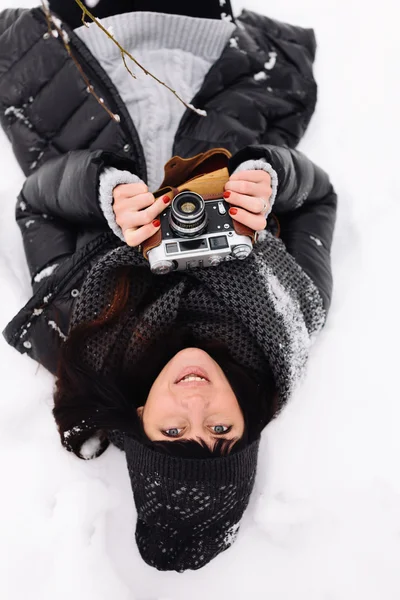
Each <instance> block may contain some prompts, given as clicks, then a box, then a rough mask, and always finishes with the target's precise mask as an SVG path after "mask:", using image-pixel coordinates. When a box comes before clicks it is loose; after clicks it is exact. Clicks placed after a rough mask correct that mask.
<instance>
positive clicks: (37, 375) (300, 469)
mask: <svg viewBox="0 0 400 600" xmlns="http://www.w3.org/2000/svg"><path fill="white" fill-rule="evenodd" d="M35 4H37V2H34V1H30V0H21V1H20V2H18V1H17V0H0V6H1V8H5V7H6V6H7V7H10V5H11V6H15V7H16V6H21V5H25V6H33V5H35ZM87 4H88V5H89V2H87ZM90 4H94V3H93V2H91V3H90ZM221 4H222V2H221ZM233 7H234V12H235V14H238V12H239V11H240V9H241V8H242V7H243V3H242V2H239V1H235V0H234V1H233ZM246 7H247V8H249V9H253V10H256V11H259V12H261V13H264V14H268V16H271V17H275V18H277V19H280V20H282V21H287V22H291V23H297V24H299V25H303V26H309V27H314V28H315V30H316V34H317V36H318V42H319V49H318V57H317V62H316V67H315V72H316V77H317V80H318V83H319V103H318V108H317V111H316V114H315V116H314V118H313V120H312V123H311V125H310V128H309V131H308V132H307V135H306V137H305V139H304V140H303V142H302V144H301V146H300V148H301V149H302V150H303V151H304V152H306V153H307V154H308V155H309V156H310V157H311V158H312V159H313V160H315V161H316V162H317V163H318V164H320V165H321V166H323V167H324V168H325V169H326V170H327V171H328V172H329V173H330V174H331V177H332V180H333V182H334V184H335V186H336V189H337V192H338V194H339V201H340V209H339V214H338V222H337V229H336V235H335V244H334V248H333V269H334V276H335V294H334V299H333V304H332V309H331V312H330V316H329V320H328V323H327V325H326V327H325V329H324V331H323V332H322V334H321V335H320V336H319V338H318V340H317V342H316V344H315V345H314V347H313V349H312V356H311V359H310V361H309V366H308V371H307V375H306V377H305V379H304V382H303V383H302V385H301V387H300V388H299V389H298V390H297V391H296V393H295V394H294V396H293V399H292V401H291V402H290V404H289V405H288V406H287V407H286V409H285V410H284V411H283V412H282V414H281V415H280V416H279V418H277V419H276V420H275V421H274V422H273V423H272V424H270V425H269V426H268V428H267V429H266V431H265V433H264V435H263V439H262V444H261V450H260V460H259V469H258V476H257V481H256V486H255V490H254V493H253V496H252V499H251V503H250V506H249V509H248V511H247V512H246V515H245V517H244V519H243V521H242V526H241V528H240V531H239V534H238V538H237V541H236V542H235V543H234V544H233V546H232V547H231V548H230V549H229V550H227V551H226V552H224V553H222V554H221V555H219V556H218V557H217V558H216V559H215V560H213V561H212V562H211V563H210V564H209V565H207V566H206V567H204V568H203V569H201V570H199V571H196V572H186V573H184V574H178V573H160V572H158V571H156V570H154V569H152V568H151V567H148V566H147V565H146V564H145V563H144V562H143V561H142V560H141V558H140V556H139V553H138V550H137V548H136V545H135V542H134V524H135V519H136V515H135V509H134V504H133V500H132V495H131V489H130V483H129V477H128V473H127V469H126V466H125V462H124V455H123V454H122V453H121V452H120V451H119V450H117V449H115V448H111V449H109V450H108V451H107V452H106V453H105V454H104V455H103V456H102V457H101V458H99V459H96V460H93V461H82V460H79V459H77V458H75V457H74V456H73V455H71V454H68V453H67V452H66V451H65V450H63V449H62V447H61V445H60V442H59V438H58V434H57V431H56V428H55V426H54V423H53V419H52V416H51V407H52V387H53V379H52V377H51V376H50V375H49V374H48V373H47V372H46V371H45V370H44V369H43V368H42V367H38V365H37V364H36V363H34V362H33V361H31V360H30V359H29V358H27V357H26V356H20V355H19V354H18V353H17V352H16V351H15V350H13V349H12V348H10V347H8V346H7V344H6V343H5V342H4V341H0V381H1V390H2V394H1V402H0V411H1V412H0V472H1V488H2V492H1V494H0V515H1V535H0V597H1V598H2V599H4V600H24V599H25V598H29V599H30V600H64V599H65V600H70V599H71V598H76V599H77V600H83V599H84V600H109V599H110V598H115V599H116V600H161V599H164V600H165V599H166V598H168V599H169V600H183V599H187V598H191V600H204V599H205V598H207V599H208V600H216V599H217V598H218V599H219V598H221V597H224V598H230V599H238V600H239V599H243V598H252V599H253V598H255V599H264V598H269V599H271V600H293V599H296V600H303V599H304V600H354V598H362V599H363V600H378V599H379V600H381V599H382V600H392V599H393V600H398V599H399V597H400V569H399V564H400V468H399V463H400V435H399V427H400V393H399V389H398V387H399V379H398V378H399V368H398V359H399V350H398V342H399V333H400V331H399V305H398V297H399V296H398V288H399V255H400V254H399V242H398V239H399V236H398V232H397V229H398V223H400V202H399V201H400V184H399V167H398V163H399V151H398V143H399V134H400V131H399V130H400V125H399V123H400V121H399V116H398V107H399V106H400V94H399V83H398V81H399V78H398V74H399V67H398V59H399V56H400V37H399V35H398V22H399V20H398V16H399V13H398V10H399V9H398V5H397V3H396V2H395V0H392V1H390V0H382V1H381V2H375V3H373V2H371V3H367V4H366V3H365V2H362V1H361V0H324V1H323V2H321V0H302V2H298V1H297V0H286V1H285V2H282V1H281V0H270V1H269V2H262V1H261V0H251V1H250V0H249V1H248V2H247V3H246ZM0 142H1V148H2V151H1V161H0V169H1V171H0V175H1V176H0V199H1V206H2V211H1V213H0V281H1V290H2V293H1V296H0V315H1V323H0V326H5V325H6V323H7V322H8V320H9V319H10V318H11V317H12V316H13V315H14V314H15V313H16V312H17V311H18V310H19V308H20V307H21V306H22V305H23V303H25V301H27V300H28V298H29V295H30V284H29V277H28V270H27V267H26V265H25V260H24V253H23V248H22V243H21V238H20V235H19V231H18V228H17V226H16V224H15V223H14V207H15V201H16V197H17V194H18V192H19V190H20V188H21V185H22V183H23V179H24V178H23V175H22V173H21V171H20V169H19V167H18V165H17V163H16V160H15V159H14V157H13V154H12V152H11V148H10V145H9V142H8V140H7V139H6V137H5V135H4V134H3V132H1V133H0Z"/></svg>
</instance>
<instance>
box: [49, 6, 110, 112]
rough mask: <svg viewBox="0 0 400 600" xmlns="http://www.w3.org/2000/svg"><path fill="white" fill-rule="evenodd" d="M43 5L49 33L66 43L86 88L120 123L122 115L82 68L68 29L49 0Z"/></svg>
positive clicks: (65, 45)
mask: <svg viewBox="0 0 400 600" xmlns="http://www.w3.org/2000/svg"><path fill="white" fill-rule="evenodd" d="M42 6H43V12H44V14H45V16H46V21H47V27H48V32H49V35H51V36H53V37H56V38H60V40H61V41H62V43H63V44H64V47H65V49H66V51H67V52H68V54H69V56H70V58H71V59H72V61H73V62H74V64H75V66H76V68H77V69H78V71H79V74H80V75H81V77H82V79H83V80H84V82H85V83H86V89H87V91H88V93H89V94H92V96H93V97H94V98H95V99H96V101H97V102H98V103H99V104H100V106H101V107H102V108H103V109H104V110H105V111H106V113H107V114H108V115H109V116H110V117H111V118H112V120H113V121H116V122H117V123H119V122H120V120H121V119H120V116H119V115H116V114H115V113H113V112H112V110H110V109H109V108H108V107H107V106H106V104H105V102H104V99H103V98H100V96H99V95H98V94H97V93H96V91H95V89H94V87H93V85H92V84H91V83H90V80H89V79H88V77H87V76H86V74H85V72H84V70H83V69H82V67H81V65H80V64H79V62H78V60H77V59H76V58H75V56H74V54H73V52H72V50H71V46H70V43H69V37H68V34H67V32H66V31H64V30H63V29H62V27H61V22H60V21H59V20H58V19H57V18H55V17H53V15H52V14H51V11H50V8H49V5H48V2H47V0H42ZM86 25H87V24H86ZM87 27H88V25H87Z"/></svg>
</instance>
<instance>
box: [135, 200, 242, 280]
mask: <svg viewBox="0 0 400 600" xmlns="http://www.w3.org/2000/svg"><path fill="white" fill-rule="evenodd" d="M176 191H178V190H176ZM229 207H230V205H229V204H228V203H227V202H225V200H224V199H223V197H222V194H221V193H217V194H209V193H208V194H206V195H201V194H199V193H197V192H194V191H191V190H183V191H180V192H179V193H177V194H176V195H175V196H174V198H173V200H172V202H171V204H170V206H168V208H166V209H165V211H164V212H163V213H162V214H161V215H160V217H159V218H160V221H161V228H160V230H159V231H158V232H157V233H158V235H157V234H155V236H153V237H152V238H150V240H148V241H147V242H148V243H147V245H146V246H147V247H145V248H144V251H145V256H147V258H148V260H149V263H150V269H151V271H152V272H153V273H155V274H157V275H163V274H166V273H170V272H171V271H175V270H178V271H187V270H190V269H194V268H196V267H214V266H217V265H219V264H220V263H221V262H223V261H228V260H234V259H239V260H243V259H245V258H247V256H249V254H250V253H251V251H252V248H253V241H254V231H252V230H250V229H249V228H248V227H245V226H243V225H241V224H239V223H237V222H236V221H233V219H232V218H231V217H230V215H229V213H228V210H229Z"/></svg>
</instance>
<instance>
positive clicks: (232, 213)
mask: <svg viewBox="0 0 400 600" xmlns="http://www.w3.org/2000/svg"><path fill="white" fill-rule="evenodd" d="M229 214H230V215H236V214H237V208H235V207H233V208H230V209H229Z"/></svg>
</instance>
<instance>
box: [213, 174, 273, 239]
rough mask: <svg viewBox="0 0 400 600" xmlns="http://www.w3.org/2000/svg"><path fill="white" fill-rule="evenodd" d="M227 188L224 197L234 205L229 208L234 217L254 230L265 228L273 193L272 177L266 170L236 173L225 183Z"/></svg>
mask: <svg viewBox="0 0 400 600" xmlns="http://www.w3.org/2000/svg"><path fill="white" fill-rule="evenodd" d="M225 190H226V191H225V193H224V199H225V200H226V201H227V202H229V204H232V205H233V206H232V207H231V208H230V209H229V214H230V216H231V217H232V219H235V221H238V222H239V223H242V224H243V225H247V227H250V229H254V231H260V230H261V229H265V226H266V224H267V215H268V214H269V212H270V209H271V205H270V202H269V199H270V198H271V194H272V188H271V177H270V175H269V174H268V173H267V172H266V171H263V170H261V169H257V170H251V171H239V173H234V174H233V175H231V176H230V178H229V181H228V182H227V183H226V184H225Z"/></svg>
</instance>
